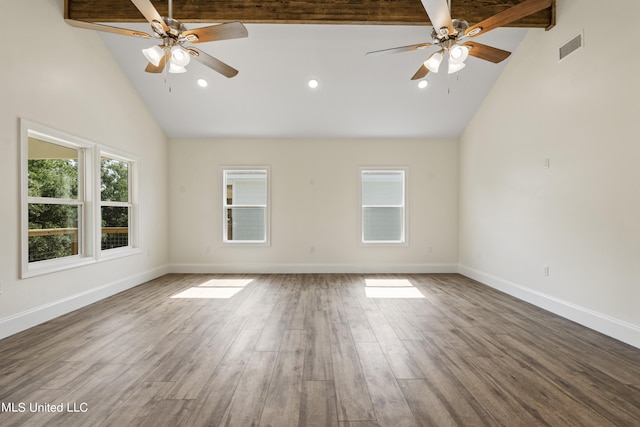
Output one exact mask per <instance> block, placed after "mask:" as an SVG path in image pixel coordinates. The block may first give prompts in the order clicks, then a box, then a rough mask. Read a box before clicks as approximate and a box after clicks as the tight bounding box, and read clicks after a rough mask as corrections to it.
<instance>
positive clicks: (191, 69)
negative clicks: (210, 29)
mask: <svg viewBox="0 0 640 427" xmlns="http://www.w3.org/2000/svg"><path fill="white" fill-rule="evenodd" d="M521 1H522V0H451V8H452V13H451V15H452V17H453V18H458V19H465V20H467V21H468V22H469V24H474V23H477V22H480V21H482V20H484V19H485V18H488V17H491V16H493V15H495V14H496V13H498V12H500V11H503V10H506V9H508V8H510V7H512V6H514V5H516V4H519V3H520V2H521ZM152 3H153V5H154V7H155V8H156V9H157V10H158V12H159V13H160V14H161V15H162V16H167V15H168V8H167V4H168V1H167V0H158V1H157V0H152ZM64 13H65V18H70V19H74V20H79V21H87V22H100V23H107V24H109V25H115V26H118V27H122V28H128V29H132V30H135V31H143V32H147V33H150V32H151V30H150V26H149V23H148V22H146V21H145V20H144V17H143V16H142V14H141V13H140V12H139V11H138V9H137V8H136V7H135V6H134V5H133V4H132V3H131V0H66V1H65V11H64ZM173 17H174V18H175V19H177V20H179V21H181V22H182V23H184V24H185V25H186V26H187V27H188V28H190V29H193V28H196V27H200V26H207V25H212V24H218V23H223V22H231V21H240V22H242V23H244V24H245V25H246V27H247V29H248V33H249V37H248V38H240V39H234V40H222V41H216V42H210V43H200V44H198V47H199V48H200V49H201V50H202V51H204V52H206V53H208V54H209V55H212V56H214V57H216V58H219V59H220V60H222V61H224V62H225V63H227V64H229V65H230V66H233V67H234V68H236V69H237V70H239V74H238V75H237V76H235V77H234V78H231V79H227V78H225V77H223V76H221V75H220V74H218V73H216V72H214V71H212V70H211V69H209V68H207V67H205V66H203V65H202V64H200V63H197V62H195V63H194V61H192V62H191V63H190V64H189V65H188V66H187V72H186V73H183V74H170V73H169V74H167V73H162V74H149V73H146V72H145V71H144V70H145V67H146V65H147V61H146V59H145V58H144V56H143V55H142V53H141V49H142V48H146V47H150V46H151V45H153V43H154V42H153V41H151V40H148V39H146V40H145V39H140V38H137V37H126V36H122V35H118V34H110V33H104V32H99V33H98V34H99V35H100V37H101V38H102V40H103V41H104V43H105V45H106V46H107V48H108V49H109V50H110V52H111V54H112V55H113V57H114V59H115V61H116V62H117V63H118V64H119V66H120V67H121V69H122V70H123V72H124V74H125V75H126V76H127V77H128V79H129V80H130V81H131V83H132V86H133V88H135V90H136V91H137V92H138V93H139V95H140V97H141V99H142V100H143V101H144V102H145V104H146V105H147V107H148V108H149V111H150V112H151V113H152V114H153V116H154V117H155V118H156V120H157V122H158V123H159V125H160V126H161V127H162V128H163V129H164V131H165V133H166V134H167V136H169V137H170V138H209V137H260V138H269V137H274V138H280V137H296V138H297V137H310V138H315V137H321V138H325V137H329V138H377V137H411V138H457V137H459V136H460V135H461V133H462V132H463V131H464V129H465V128H466V126H467V124H468V123H469V121H470V120H471V119H472V118H473V116H474V114H475V111H476V110H477V108H478V107H479V106H480V105H481V103H482V101H483V100H484V98H485V97H486V95H487V94H488V93H489V91H490V90H491V88H492V86H493V84H494V83H495V82H496V81H497V79H498V77H499V75H500V73H501V72H502V70H503V69H504V67H505V66H506V65H507V63H508V62H509V59H507V60H506V61H503V62H501V63H499V64H494V63H491V62H489V61H482V60H480V59H477V58H469V60H468V61H467V67H466V68H465V69H464V70H462V71H460V72H458V73H455V74H449V75H448V74H447V73H446V72H440V73H437V74H436V73H429V75H428V76H427V78H426V80H428V87H427V88H426V89H419V88H418V86H417V82H416V81H412V80H411V76H412V75H413V74H414V73H415V72H416V70H417V69H418V68H419V67H421V66H422V63H423V62H424V61H425V60H426V59H427V58H428V56H429V54H430V51H429V49H427V50H414V51H412V52H406V53H401V54H397V55H383V56H373V57H372V56H371V55H369V56H366V55H365V53H367V52H370V51H375V50H380V49H388V48H393V47H397V46H406V45H411V44H415V43H424V42H429V41H431V24H430V22H429V18H428V16H427V14H426V12H425V9H424V7H423V5H422V3H421V1H420V0H360V1H357V0H306V1H303V0H277V1H276V0H266V1H262V0H261V1H258V0H228V1H222V0H174V1H173ZM61 19H62V17H61ZM554 24H555V2H553V6H552V7H550V8H548V9H545V10H542V11H541V12H538V13H535V14H532V15H529V16H528V17H526V18H525V19H523V20H521V21H518V22H514V23H513V25H512V26H513V27H519V28H497V29H495V30H493V31H490V32H489V33H487V34H482V35H480V36H478V37H477V40H478V42H479V43H483V44H487V45H489V46H493V47H496V48H499V49H503V50H506V51H509V52H514V51H516V50H517V49H518V45H519V43H520V41H521V40H522V38H523V37H524V36H525V34H526V32H527V29H528V28H532V29H534V31H544V29H549V28H551V27H553V26H554ZM523 27H524V28H523ZM72 31H77V34H78V37H82V36H83V34H86V33H85V32H87V31H91V30H86V29H80V28H73V29H72ZM433 49H434V48H431V50H433ZM199 78H204V79H207V80H208V82H209V86H208V87H207V88H204V89H203V88H200V87H198V85H197V84H196V80H197V79H199ZM312 78H313V79H317V80H319V81H320V86H319V87H318V88H317V89H310V88H309V87H308V86H307V81H308V80H309V79H312Z"/></svg>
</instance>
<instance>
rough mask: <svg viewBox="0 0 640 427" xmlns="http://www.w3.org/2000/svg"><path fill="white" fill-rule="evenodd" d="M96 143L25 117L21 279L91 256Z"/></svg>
mask: <svg viewBox="0 0 640 427" xmlns="http://www.w3.org/2000/svg"><path fill="white" fill-rule="evenodd" d="M92 153H93V149H92V145H91V144H90V143H88V142H86V141H84V140H82V139H79V138H75V137H72V136H69V135H66V134H64V133H62V132H57V131H53V130H51V129H48V128H45V127H43V126H40V125H37V124H34V123H30V122H28V121H26V120H21V159H22V161H21V169H22V215H21V223H22V232H21V234H22V239H21V241H22V257H21V261H22V277H28V276H30V275H35V274H42V273H47V272H50V271H56V270H59V269H62V268H68V267H69V266H74V265H78V264H81V263H85V262H90V261H91V260H93V255H94V250H93V241H94V240H93V233H92V232H91V225H92V218H93V212H94V210H93V208H92V206H91V203H90V202H88V201H89V200H91V182H92V180H91V171H92V165H91V161H90V160H91V158H92Z"/></svg>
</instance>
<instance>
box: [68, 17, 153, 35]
mask: <svg viewBox="0 0 640 427" xmlns="http://www.w3.org/2000/svg"><path fill="white" fill-rule="evenodd" d="M65 22H66V23H67V24H69V25H71V26H72V27H77V28H84V29H86V30H96V31H103V32H106V33H114V34H122V35H123V36H133V37H140V38H143V39H150V38H151V36H150V35H149V34H147V33H144V32H142V31H133V30H127V29H126V28H118V27H111V26H109V25H102V24H94V23H92V22H84V21H76V20H74V19H65Z"/></svg>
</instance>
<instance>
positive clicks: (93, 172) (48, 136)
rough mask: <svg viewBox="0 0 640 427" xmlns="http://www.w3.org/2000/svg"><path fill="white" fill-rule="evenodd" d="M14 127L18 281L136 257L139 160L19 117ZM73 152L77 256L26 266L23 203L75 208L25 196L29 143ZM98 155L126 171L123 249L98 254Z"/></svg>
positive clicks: (26, 211) (26, 225)
mask: <svg viewBox="0 0 640 427" xmlns="http://www.w3.org/2000/svg"><path fill="white" fill-rule="evenodd" d="M19 128H20V136H19V142H20V231H19V235H20V278H22V279H26V278H30V277H35V276H40V275H45V274H50V273H54V272H58V271H63V270H67V269H71V268H76V267H81V266H85V265H89V264H93V263H96V262H99V261H107V260H110V259H113V258H120V257H124V256H131V255H134V254H139V253H141V252H142V249H141V239H140V221H139V218H140V203H139V199H138V195H139V191H138V182H139V179H138V178H139V167H140V166H139V164H140V158H139V157H137V156H134V155H131V154H129V153H125V152H123V151H120V150H116V149H112V148H110V147H107V146H104V145H99V144H96V143H94V142H91V141H88V140H86V139H83V138H80V137H77V136H74V135H71V134H67V133H65V132H62V131H59V130H56V129H54V128H51V127H49V126H46V125H42V124H39V123H36V122H33V121H30V120H27V119H24V118H19ZM30 137H33V138H37V139H40V140H42V141H45V142H50V143H52V144H58V145H61V146H63V147H68V148H72V149H77V150H79V155H78V199H79V200H80V199H81V198H82V205H81V206H82V221H81V223H80V225H79V227H78V233H79V235H80V237H79V240H81V241H80V242H79V243H80V245H82V253H80V254H78V255H71V256H66V257H61V258H53V259H49V260H42V261H35V262H29V204H30V203H38V202H39V201H44V202H46V203H48V204H76V203H77V202H76V200H75V199H51V198H42V197H30V196H29V193H28V192H29V178H28V173H29V163H28V160H29V138H30ZM102 155H105V156H106V157H109V158H113V159H116V160H122V161H127V162H128V163H129V164H130V165H131V166H132V167H130V168H129V183H128V184H129V198H130V205H131V206H132V207H131V212H130V218H129V246H126V247H122V248H114V249H109V250H104V251H103V250H101V234H102V227H101V224H102V223H101V206H102V200H100V199H101V198H100V185H101V177H100V158H101V156H102Z"/></svg>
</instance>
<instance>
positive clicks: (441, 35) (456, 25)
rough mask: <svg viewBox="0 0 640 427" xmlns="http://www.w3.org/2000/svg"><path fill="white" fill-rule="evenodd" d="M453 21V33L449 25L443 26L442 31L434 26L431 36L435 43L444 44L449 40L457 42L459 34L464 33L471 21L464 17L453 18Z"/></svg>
mask: <svg viewBox="0 0 640 427" xmlns="http://www.w3.org/2000/svg"><path fill="white" fill-rule="evenodd" d="M451 22H452V25H453V30H454V32H453V34H450V33H449V30H448V29H447V27H443V28H441V29H440V31H436V28H435V27H434V28H433V30H432V31H431V38H432V39H433V42H434V43H435V44H443V43H445V42H447V41H449V40H453V41H454V42H455V40H456V39H457V38H458V35H459V34H464V32H465V31H466V30H467V28H469V23H468V22H467V21H465V20H464V19H452V20H451Z"/></svg>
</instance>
